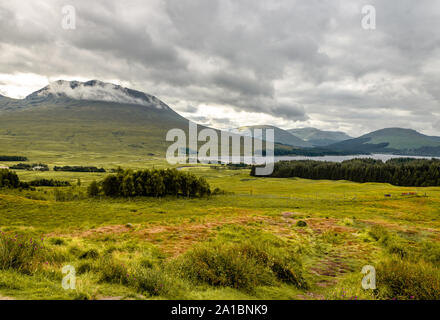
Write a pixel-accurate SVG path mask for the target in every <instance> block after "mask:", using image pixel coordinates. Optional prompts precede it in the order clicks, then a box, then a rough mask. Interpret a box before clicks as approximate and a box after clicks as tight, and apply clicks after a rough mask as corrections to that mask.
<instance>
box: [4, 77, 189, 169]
mask: <svg viewBox="0 0 440 320" xmlns="http://www.w3.org/2000/svg"><path fill="white" fill-rule="evenodd" d="M188 123H189V122H188V120H187V119H185V118H183V117H182V116H180V115H179V114H177V113H176V112H174V111H173V110H172V109H171V108H170V107H168V106H167V105H166V104H165V103H163V102H162V101H160V100H159V99H157V98H155V97H153V96H150V95H147V94H144V93H142V92H139V91H134V90H130V89H126V88H122V87H119V86H114V85H112V84H106V83H103V82H99V81H89V82H85V83H80V82H75V81H74V82H67V81H57V82H55V83H51V84H50V85H49V86H47V87H45V88H43V89H41V90H39V91H37V92H34V93H32V94H31V95H29V96H28V97H26V98H25V99H22V100H13V99H8V98H6V99H4V98H2V99H0V149H1V150H2V153H4V154H19V155H23V154H26V155H28V156H30V157H32V156H33V155H35V156H38V157H39V158H40V159H41V156H43V157H50V158H56V157H58V156H63V157H69V158H80V159H81V160H82V161H83V162H84V161H85V160H87V159H84V157H88V158H89V161H92V159H98V158H103V157H107V156H108V157H111V156H113V157H114V156H116V157H117V158H119V159H128V158H130V159H133V158H135V157H139V156H143V157H145V156H146V155H147V154H149V153H154V154H161V155H163V154H164V152H165V151H166V148H167V146H169V145H170V142H166V141H165V140H166V134H167V132H168V130H170V129H173V128H179V129H182V130H184V131H187V130H188Z"/></svg>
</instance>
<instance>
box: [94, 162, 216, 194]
mask: <svg viewBox="0 0 440 320" xmlns="http://www.w3.org/2000/svg"><path fill="white" fill-rule="evenodd" d="M88 193H89V195H90V196H97V195H99V194H103V195H105V196H110V197H127V198H128V197H138V196H144V197H164V196H184V197H191V198H194V197H203V196H207V195H210V194H211V190H210V187H209V184H208V182H207V181H206V180H205V178H198V177H197V176H195V175H194V174H191V173H188V172H182V171H178V170H176V169H166V170H156V169H153V170H148V169H147V170H143V171H132V170H122V169H119V170H118V172H117V174H113V175H109V176H107V177H106V178H105V179H104V180H103V181H101V182H100V183H97V182H92V184H91V185H90V186H89V190H88Z"/></svg>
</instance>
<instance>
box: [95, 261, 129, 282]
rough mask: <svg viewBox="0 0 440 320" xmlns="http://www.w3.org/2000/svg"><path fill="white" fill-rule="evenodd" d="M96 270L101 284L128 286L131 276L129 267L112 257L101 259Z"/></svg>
mask: <svg viewBox="0 0 440 320" xmlns="http://www.w3.org/2000/svg"><path fill="white" fill-rule="evenodd" d="M95 269H96V270H97V271H98V273H99V281H100V282H108V283H119V284H127V281H128V278H127V275H128V274H129V270H128V268H127V266H126V265H125V264H124V263H122V262H119V261H117V260H115V259H114V258H113V257H112V256H110V255H108V256H104V257H103V258H101V259H100V260H99V261H98V263H97V266H96V267H95Z"/></svg>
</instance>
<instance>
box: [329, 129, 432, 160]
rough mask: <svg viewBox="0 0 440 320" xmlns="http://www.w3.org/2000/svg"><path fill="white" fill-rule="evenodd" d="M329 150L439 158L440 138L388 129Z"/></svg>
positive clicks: (338, 144) (334, 146) (331, 146)
mask: <svg viewBox="0 0 440 320" xmlns="http://www.w3.org/2000/svg"><path fill="white" fill-rule="evenodd" d="M329 148H330V149H332V150H344V151H345V150H350V151H357V152H371V153H380V152H385V153H397V154H398V153H401V154H407V155H423V156H438V155H439V154H440V137H431V136H427V135H424V134H421V133H419V132H417V131H415V130H411V129H402V128H387V129H382V130H378V131H374V132H371V133H368V134H366V135H363V136H361V137H359V138H356V139H350V140H346V141H342V142H339V143H336V144H332V145H330V146H329Z"/></svg>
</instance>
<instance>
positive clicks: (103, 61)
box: [0, 0, 440, 135]
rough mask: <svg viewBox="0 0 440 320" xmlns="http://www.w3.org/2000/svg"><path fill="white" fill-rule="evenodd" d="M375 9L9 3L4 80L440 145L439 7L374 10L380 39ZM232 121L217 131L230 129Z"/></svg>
mask: <svg viewBox="0 0 440 320" xmlns="http://www.w3.org/2000/svg"><path fill="white" fill-rule="evenodd" d="M67 4H73V5H74V7H75V9H76V13H77V29H76V30H63V29H62V28H61V19H62V18H63V15H62V13H61V8H62V7H63V6H64V5H67ZM365 4H366V3H365V1H362V0H354V1H342V0H335V1H319V0H280V1H263V0H238V1H232V0H209V1H206V0H149V1H140V0H130V1H124V2H121V1H116V0H106V1H104V0H98V1H85V0H78V1H75V2H74V3H73V2H68V1H64V0H52V1H31V0H28V1H15V2H12V1H6V0H0V30H1V31H0V64H1V70H0V77H1V78H0V79H1V81H2V82H5V81H6V80H5V76H4V75H14V74H22V73H32V74H37V75H40V76H43V77H49V78H50V79H56V78H57V77H66V76H68V77H72V78H74V77H78V78H82V79H95V78H99V79H102V80H107V81H111V80H119V81H121V82H123V83H125V84H127V85H130V86H132V87H134V88H136V89H140V90H143V91H146V92H148V93H151V94H154V95H157V96H158V97H160V98H163V99H164V100H165V101H171V102H172V101H178V102H179V103H178V106H176V108H177V110H178V111H181V112H186V113H191V112H198V111H197V110H200V108H199V106H201V105H214V106H216V105H218V106H223V107H225V108H233V109H235V110H236V111H245V112H250V113H261V114H262V117H264V115H267V116H268V119H269V118H270V119H272V123H271V124H275V125H276V124H277V123H273V121H275V120H274V119H279V122H280V123H283V124H284V126H301V125H303V126H313V125H316V126H323V127H325V129H344V130H348V131H349V133H351V134H352V135H358V134H361V133H365V132H366V131H369V130H373V129H378V128H380V127H387V126H407V127H413V128H415V129H419V130H422V131H424V132H426V133H431V134H434V133H435V134H439V135H440V129H439V125H438V120H437V117H438V115H439V112H440V111H439V110H440V108H439V106H440V104H439V100H440V93H439V92H440V90H439V89H438V83H439V82H440V76H439V75H440V35H439V33H438V30H439V28H440V2H438V1H437V0H420V1H412V0H399V1H397V0H395V1H379V0H371V1H368V4H371V5H373V6H374V7H375V8H376V11H377V29H376V30H364V29H362V28H361V19H362V14H361V9H362V6H363V5H365ZM2 75H3V76H2ZM6 82H7V81H6ZM2 91H3V92H5V89H4V87H3V89H2ZM172 106H173V105H172ZM188 106H191V107H188ZM186 115H187V116H188V114H186ZM223 116H225V115H223ZM236 116H237V115H236ZM196 117H200V120H204V121H205V122H208V121H209V122H210V123H214V120H213V118H212V117H208V116H206V115H203V116H202V115H200V114H197V113H196V114H195V115H194V116H193V118H192V120H196ZM202 117H204V119H202ZM243 117H246V115H244V116H243ZM224 119H226V118H224V117H222V115H221V114H220V115H219V116H218V121H217V122H215V123H217V124H219V125H223V124H224V125H225V126H226V125H227V124H228V121H227V119H226V120H224ZM233 120H234V121H233V122H234V123H236V122H237V119H233ZM243 120H244V121H245V120H246V118H244V119H243ZM246 124H248V123H246Z"/></svg>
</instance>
